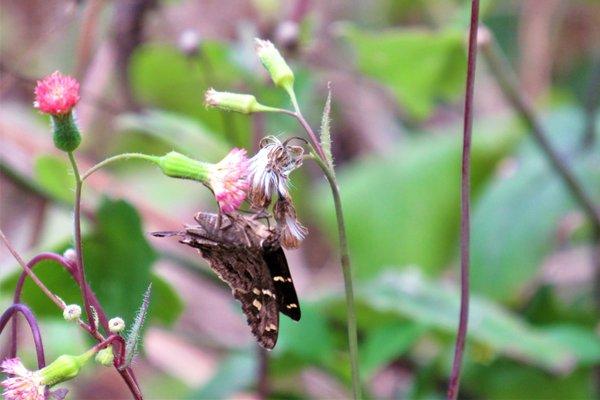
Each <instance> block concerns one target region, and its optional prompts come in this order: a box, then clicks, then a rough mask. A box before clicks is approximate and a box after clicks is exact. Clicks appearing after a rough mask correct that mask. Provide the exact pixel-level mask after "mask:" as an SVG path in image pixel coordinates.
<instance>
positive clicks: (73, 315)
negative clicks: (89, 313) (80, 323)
mask: <svg viewBox="0 0 600 400" xmlns="http://www.w3.org/2000/svg"><path fill="white" fill-rule="evenodd" d="M79 317H81V307H79V306H78V305H77V304H69V305H68V306H66V307H65V308H64V309H63V318H64V319H65V320H67V321H77V320H78V319H79Z"/></svg>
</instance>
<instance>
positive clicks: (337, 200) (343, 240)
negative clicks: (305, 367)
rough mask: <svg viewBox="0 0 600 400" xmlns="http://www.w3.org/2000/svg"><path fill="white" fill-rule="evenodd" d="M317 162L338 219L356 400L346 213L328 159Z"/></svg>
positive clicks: (357, 384) (357, 380)
mask: <svg viewBox="0 0 600 400" xmlns="http://www.w3.org/2000/svg"><path fill="white" fill-rule="evenodd" d="M314 159H315V161H316V162H317V164H318V165H319V167H321V170H323V173H324V174H325V177H326V178H327V181H328V182H329V186H330V187H331V193H332V195H333V203H334V205H335V216H336V218H337V227H338V237H339V245H340V257H341V260H340V261H341V265H342V274H343V275H344V289H345V293H346V310H347V311H346V312H347V320H348V323H347V327H348V346H349V349H350V366H351V369H352V392H353V395H354V399H360V398H361V389H360V373H359V367H358V334H357V327H356V310H355V308H354V288H353V284H352V269H351V267H350V251H349V249H348V239H347V237H346V225H345V222H344V213H343V211H342V199H341V197H340V191H339V187H338V184H337V179H336V177H335V172H334V171H333V169H330V168H329V167H328V165H327V162H326V159H321V158H319V157H314Z"/></svg>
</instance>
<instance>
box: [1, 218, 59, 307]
mask: <svg viewBox="0 0 600 400" xmlns="http://www.w3.org/2000/svg"><path fill="white" fill-rule="evenodd" d="M0 239H1V240H2V242H4V245H5V246H6V248H7V249H8V250H9V251H10V252H11V254H12V255H13V257H14V258H15V260H17V262H18V263H19V265H21V267H22V268H23V270H24V271H25V272H26V273H27V275H29V277H30V278H31V280H32V281H33V282H35V284H36V285H37V286H38V287H39V288H40V290H41V291H42V292H44V294H45V295H46V297H48V298H49V299H50V300H52V302H53V303H54V304H56V305H57V306H58V308H60V309H61V310H62V309H63V308H65V305H64V304H63V302H62V301H61V300H60V299H59V298H58V297H57V296H56V295H55V294H54V293H52V292H51V291H50V289H48V288H47V287H46V285H44V283H43V282H42V281H41V280H40V278H38V277H37V275H35V274H34V273H33V271H32V270H31V268H29V267H28V266H27V264H25V261H23V259H22V258H21V256H20V255H19V253H17V251H16V250H15V248H14V247H13V246H12V244H11V243H10V242H9V241H8V239H7V238H6V236H5V235H4V232H2V230H0Z"/></svg>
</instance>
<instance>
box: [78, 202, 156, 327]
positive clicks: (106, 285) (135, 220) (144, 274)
mask: <svg viewBox="0 0 600 400" xmlns="http://www.w3.org/2000/svg"><path fill="white" fill-rule="evenodd" d="M84 255H85V263H86V268H87V270H86V275H87V279H88V281H89V282H90V285H91V287H92V289H93V290H94V291H95V292H96V294H97V296H98V299H99V300H100V302H101V304H102V305H103V307H104V310H105V311H106V313H107V315H108V316H109V318H110V317H112V316H120V317H121V318H123V319H124V320H125V322H126V323H127V324H128V325H130V324H132V323H133V321H134V317H135V313H136V310H137V309H138V307H139V304H140V302H141V301H142V296H143V295H144V292H145V290H146V288H147V287H148V285H149V284H150V282H151V279H152V277H151V272H150V271H151V267H152V264H153V263H154V261H156V257H157V256H156V253H155V252H154V250H153V249H152V247H150V245H149V244H148V242H147V240H146V237H145V234H144V232H143V231H142V227H141V220H140V217H139V215H138V213H137V212H136V210H135V209H134V208H133V207H132V206H131V205H129V204H128V203H126V202H125V201H123V200H109V199H104V200H103V201H102V203H101V205H100V207H99V209H98V211H97V212H96V226H95V229H94V231H93V233H92V234H91V235H90V236H89V237H87V238H86V239H85V240H84Z"/></svg>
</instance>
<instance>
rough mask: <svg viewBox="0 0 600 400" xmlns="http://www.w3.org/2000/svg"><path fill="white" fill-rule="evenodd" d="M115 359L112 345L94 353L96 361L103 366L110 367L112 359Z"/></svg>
mask: <svg viewBox="0 0 600 400" xmlns="http://www.w3.org/2000/svg"><path fill="white" fill-rule="evenodd" d="M114 359H115V354H114V353H113V349H112V346H108V347H107V348H105V349H102V350H100V351H99V352H98V354H96V362H97V363H98V364H101V365H104V366H105V367H110V366H112V365H113V361H114Z"/></svg>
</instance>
